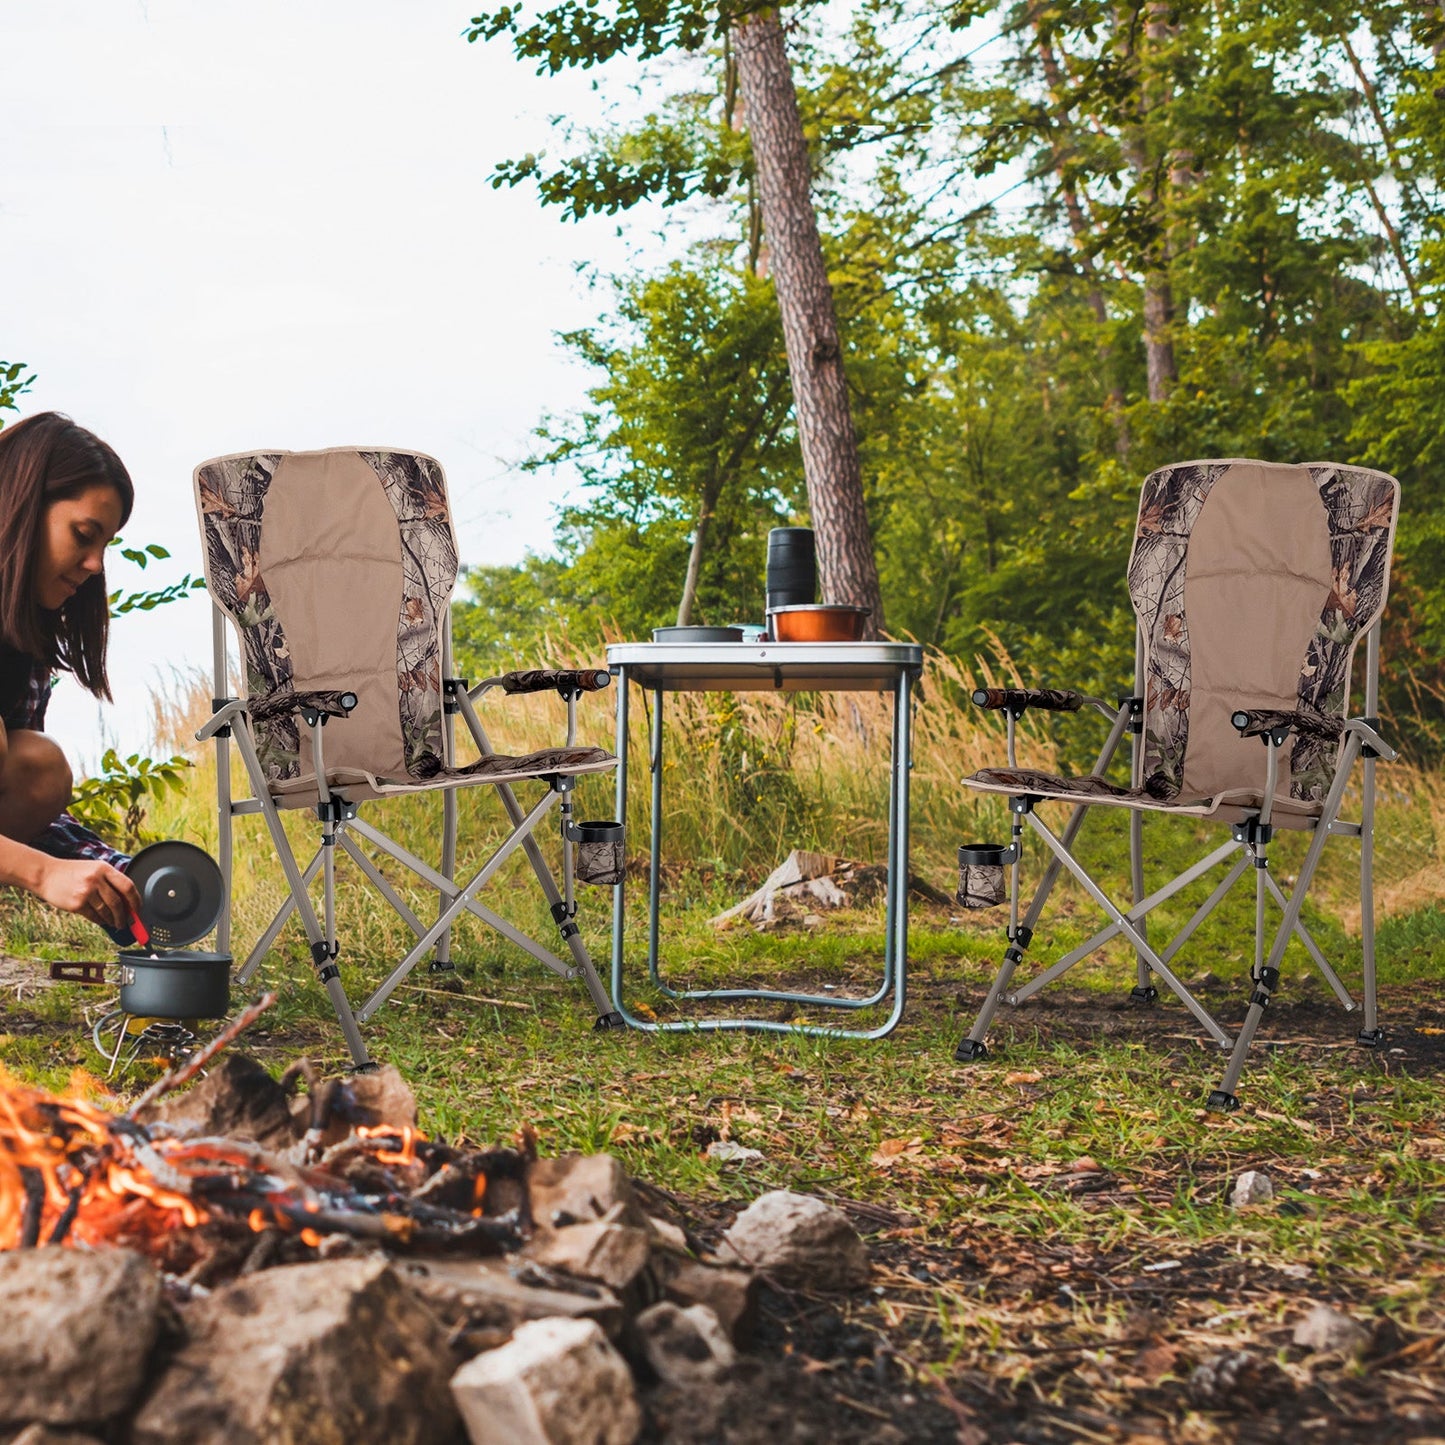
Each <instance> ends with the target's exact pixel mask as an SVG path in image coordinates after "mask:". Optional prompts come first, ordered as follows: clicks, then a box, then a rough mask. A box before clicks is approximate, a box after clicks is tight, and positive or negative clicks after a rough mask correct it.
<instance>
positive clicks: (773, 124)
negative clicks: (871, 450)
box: [732, 11, 883, 635]
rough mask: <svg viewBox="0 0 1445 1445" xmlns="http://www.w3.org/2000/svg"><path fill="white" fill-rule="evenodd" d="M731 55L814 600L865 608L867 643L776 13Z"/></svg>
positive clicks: (819, 289) (742, 30)
mask: <svg viewBox="0 0 1445 1445" xmlns="http://www.w3.org/2000/svg"><path fill="white" fill-rule="evenodd" d="M732 48H733V54H734V55H735V56H736V57H737V67H738V81H739V84H740V86H741V89H742V94H743V105H744V116H745V120H746V124H747V128H748V135H749V138H750V140H751V142H752V149H753V161H754V165H755V168H756V171H757V179H758V194H759V198H760V199H761V202H762V214H763V230H764V232H765V234H766V236H767V246H768V263H769V267H770V270H771V272H772V279H773V284H774V286H776V288H777V293H778V308H779V310H780V311H781V312H782V318H783V340H784V342H785V343H786V345H787V350H788V370H789V372H790V373H791V376H792V382H793V404H794V407H795V410H796V413H797V418H798V439H799V442H800V443H801V446H802V452H803V476H804V478H805V479H806V481H807V486H808V507H809V510H810V511H811V513H812V519H813V529H814V531H815V532H816V534H817V545H818V566H819V571H820V572H821V574H822V591H823V599H824V601H827V602H841V603H851V604H853V605H854V606H859V607H866V608H868V611H869V625H868V633H869V635H876V634H877V633H878V632H880V631H881V630H882V628H883V601H882V596H881V594H880V592H879V588H878V564H877V560H876V558H875V557H874V553H873V538H872V534H871V532H870V530H869V527H868V512H867V508H866V506H865V505H864V501H863V476H862V469H861V467H860V465H859V460H858V441H857V437H856V435H855V433H854V430H853V414H852V410H851V407H850V405H849V401H848V382H847V378H846V376H845V375H844V371H843V349H842V346H841V344H840V343H839V339H838V317H837V312H836V310H835V309H834V305H833V287H832V283H831V282H830V281H829V280H828V270H827V267H826V265H825V264H824V261H823V246H822V242H821V241H820V239H819V237H818V220H817V216H816V214H815V213H814V210H813V200H812V194H811V172H810V166H809V161H808V144H807V140H806V138H805V137H804V135H803V122H802V117H801V116H800V115H799V113H798V97H797V92H796V90H795V89H794V87H793V73H792V69H791V67H790V65H789V63H788V54H787V50H786V47H785V45H784V42H783V29H782V26H781V25H780V24H779V21H778V16H777V12H776V11H761V12H758V13H756V14H753V15H749V16H747V17H745V18H744V19H742V20H740V21H739V22H738V23H737V24H736V25H735V26H734V27H733V30H732Z"/></svg>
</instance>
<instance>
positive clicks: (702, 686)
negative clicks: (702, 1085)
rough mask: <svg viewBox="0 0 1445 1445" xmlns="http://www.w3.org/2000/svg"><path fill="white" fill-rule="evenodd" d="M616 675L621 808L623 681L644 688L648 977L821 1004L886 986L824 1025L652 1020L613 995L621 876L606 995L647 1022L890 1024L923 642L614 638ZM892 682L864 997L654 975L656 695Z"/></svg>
mask: <svg viewBox="0 0 1445 1445" xmlns="http://www.w3.org/2000/svg"><path fill="white" fill-rule="evenodd" d="M607 665H608V667H609V669H610V670H611V671H612V672H613V674H614V675H616V677H617V679H618V683H617V756H618V759H619V766H618V769H617V816H618V817H619V818H626V816H627V784H628V775H629V768H628V749H627V742H628V702H629V694H630V688H629V687H628V684H629V683H630V682H633V683H636V684H638V686H640V687H643V688H646V689H647V690H648V691H649V692H651V694H652V699H653V706H652V727H651V738H650V742H651V746H650V748H649V754H648V767H649V770H650V772H651V775H652V808H651V834H650V838H649V843H648V849H649V851H648V856H649V859H650V862H651V868H650V870H649V876H648V888H647V904H648V914H647V918H648V923H647V968H648V974H649V976H650V977H651V979H652V982H653V984H654V985H655V986H656V987H657V988H658V989H659V990H660V991H661V992H662V993H663V995H664V996H665V997H667V998H670V999H676V1000H679V1001H681V1000H696V999H713V1000H727V999H752V1000H762V1001H772V1002H775V1003H792V1004H803V1005H808V1006H818V1007H823V1008H839V1009H862V1008H869V1007H871V1006H873V1005H875V1004H878V1003H881V1002H883V1000H884V999H886V998H888V997H889V996H890V994H891V996H892V1008H891V1012H890V1013H889V1016H888V1018H887V1019H886V1020H885V1021H884V1022H883V1023H881V1024H880V1025H878V1027H876V1028H873V1029H845V1028H827V1027H822V1026H819V1025H812V1024H790V1023H781V1022H777V1021H774V1020H771V1019H754V1018H716V1017H707V1018H697V1019H690V1020H677V1021H670V1022H665V1023H664V1022H654V1021H651V1020H647V1019H642V1018H639V1017H638V1016H637V1015H636V1014H634V1013H633V1012H631V1010H630V1009H629V1008H628V1006H627V1003H626V1001H625V999H624V996H623V987H622V966H623V952H624V949H623V924H624V912H625V899H624V893H625V891H626V886H625V884H624V885H619V886H618V887H617V888H615V889H614V890H613V905H612V999H613V1005H614V1007H615V1008H617V1009H618V1011H619V1012H620V1013H621V1014H622V1016H623V1018H624V1019H625V1020H626V1021H627V1022H628V1023H629V1024H630V1025H631V1026H632V1027H633V1028H637V1029H646V1030H648V1031H650V1032H677V1031H681V1030H686V1029H699V1030H726V1031H738V1030H750V1031H754V1032H763V1033H784V1034H810V1035H814V1036H818V1037H823V1038H858V1039H876V1038H882V1037H883V1036H884V1035H885V1034H888V1033H891V1032H892V1031H893V1029H894V1028H895V1027H896V1026H897V1024H898V1021H899V1019H900V1018H901V1017H902V1016H903V1005H904V999H905V996H906V986H907V972H908V771H909V768H910V767H911V766H912V757H911V743H912V728H911V723H912V706H911V699H912V695H913V684H914V683H915V682H916V681H917V679H918V676H919V674H920V673H921V672H922V670H923V649H922V647H920V646H919V645H918V644H916V643H900V642H807V643H804V642H791V643H786V642H784V643H780V642H759V643H742V642H706V643H671V642H624V643H614V644H613V645H612V646H610V647H609V648H608V649H607ZM771 691H781V692H891V693H892V694H893V734H892V746H891V756H890V760H889V795H888V888H887V895H886V896H887V910H886V917H885V922H884V952H883V979H882V982H881V983H880V984H879V986H878V988H877V989H876V990H875V991H874V992H873V993H871V994H869V995H868V996H867V997H865V998H854V997H848V996H845V997H838V996H835V995H829V994H805V993H792V992H788V991H786V990H782V989H762V988H718V989H675V988H672V987H670V986H669V985H668V984H667V983H666V982H665V981H664V979H663V977H662V974H661V970H660V966H659V959H658V951H659V950H658V923H659V901H660V891H661V889H660V868H659V865H660V862H661V856H662V803H663V792H662V790H663V769H662V740H663V717H664V699H665V697H666V695H667V694H668V693H669V692H771Z"/></svg>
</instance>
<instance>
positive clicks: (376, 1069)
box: [351, 1059, 381, 1074]
mask: <svg viewBox="0 0 1445 1445" xmlns="http://www.w3.org/2000/svg"><path fill="white" fill-rule="evenodd" d="M351 1072H352V1073H353V1074H379V1073H380V1072H381V1065H380V1064H378V1063H377V1062H376V1060H375V1059H368V1060H367V1061H366V1062H365V1063H364V1064H358V1065H357V1066H356V1067H355V1068H354V1069H353V1070H352V1071H351Z"/></svg>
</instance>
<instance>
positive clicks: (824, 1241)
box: [718, 1189, 868, 1290]
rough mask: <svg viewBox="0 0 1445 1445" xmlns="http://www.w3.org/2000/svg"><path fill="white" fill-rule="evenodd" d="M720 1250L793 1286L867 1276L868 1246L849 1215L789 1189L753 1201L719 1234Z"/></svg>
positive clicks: (852, 1283)
mask: <svg viewBox="0 0 1445 1445" xmlns="http://www.w3.org/2000/svg"><path fill="white" fill-rule="evenodd" d="M718 1255H719V1257H720V1258H721V1259H724V1260H728V1259H729V1258H732V1259H736V1260H737V1261H739V1262H740V1263H742V1264H745V1265H747V1266H748V1267H749V1268H750V1269H757V1270H763V1271H764V1272H766V1273H767V1274H770V1275H772V1276H773V1277H774V1278H775V1279H776V1280H778V1282H779V1283H780V1284H784V1285H790V1286H795V1287H805V1288H808V1289H818V1290H830V1289H855V1288H857V1287H858V1286H859V1285H861V1284H864V1283H866V1281H867V1279H868V1251H867V1249H866V1247H865V1246H864V1244H863V1241H862V1239H860V1238H859V1236H858V1231H857V1230H856V1229H854V1228H853V1225H852V1224H851V1223H850V1221H849V1219H848V1216H847V1215H846V1214H844V1213H843V1211H842V1210H841V1209H835V1208H834V1207H833V1206H832V1205H831V1204H825V1203H824V1202H823V1201H822V1200H821V1199H815V1198H814V1197H813V1196H812V1195H811V1194H794V1193H793V1192H792V1191H791V1190H788V1189H775V1190H773V1191H772V1192H771V1193H769V1194H763V1195H761V1196H759V1197H758V1198H757V1199H755V1200H753V1202H752V1203H751V1204H750V1205H748V1207H747V1208H746V1209H745V1210H743V1212H742V1213H741V1214H740V1215H738V1217H737V1219H736V1221H735V1222H734V1224H733V1226H732V1228H731V1229H729V1230H728V1231H727V1232H726V1233H725V1234H724V1235H723V1247H722V1248H721V1249H719V1251H718Z"/></svg>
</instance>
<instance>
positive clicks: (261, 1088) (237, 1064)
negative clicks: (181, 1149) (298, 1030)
mask: <svg viewBox="0 0 1445 1445" xmlns="http://www.w3.org/2000/svg"><path fill="white" fill-rule="evenodd" d="M140 1120H141V1123H143V1124H162V1125H164V1126H165V1127H166V1128H167V1129H169V1130H170V1131H172V1132H173V1133H176V1134H184V1135H189V1134H202V1135H213V1134H214V1135H219V1136H223V1137H225V1138H227V1139H250V1140H252V1141H254V1142H255V1143H257V1144H260V1145H262V1146H263V1147H265V1148H267V1149H285V1148H287V1147H288V1146H289V1145H290V1144H292V1143H294V1142H295V1140H296V1139H297V1138H298V1137H299V1136H300V1134H301V1127H304V1126H301V1127H297V1126H296V1125H295V1124H294V1123H293V1122H292V1118H291V1101H290V1099H289V1098H288V1096H287V1094H286V1091H285V1090H284V1089H283V1088H282V1087H281V1085H280V1084H279V1083H277V1082H276V1080H275V1079H273V1078H272V1077H271V1075H270V1074H269V1073H267V1072H266V1070H265V1069H264V1068H263V1067H262V1066H261V1065H260V1064H258V1063H257V1062H256V1060H255V1059H252V1058H248V1057H247V1056H246V1055H245V1054H222V1055H221V1057H220V1059H219V1060H218V1061H217V1062H216V1063H215V1064H214V1065H213V1066H212V1068H211V1070H210V1072H209V1073H207V1074H206V1075H205V1076H204V1077H203V1078H202V1079H201V1080H200V1082H199V1083H197V1084H196V1085H195V1086H194V1087H192V1088H190V1089H187V1090H186V1091H185V1092H184V1093H176V1094H167V1095H165V1097H163V1098H161V1099H157V1100H156V1102H155V1103H153V1104H151V1105H150V1106H149V1107H148V1108H147V1109H145V1110H144V1111H143V1112H142V1114H141V1116H140Z"/></svg>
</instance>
